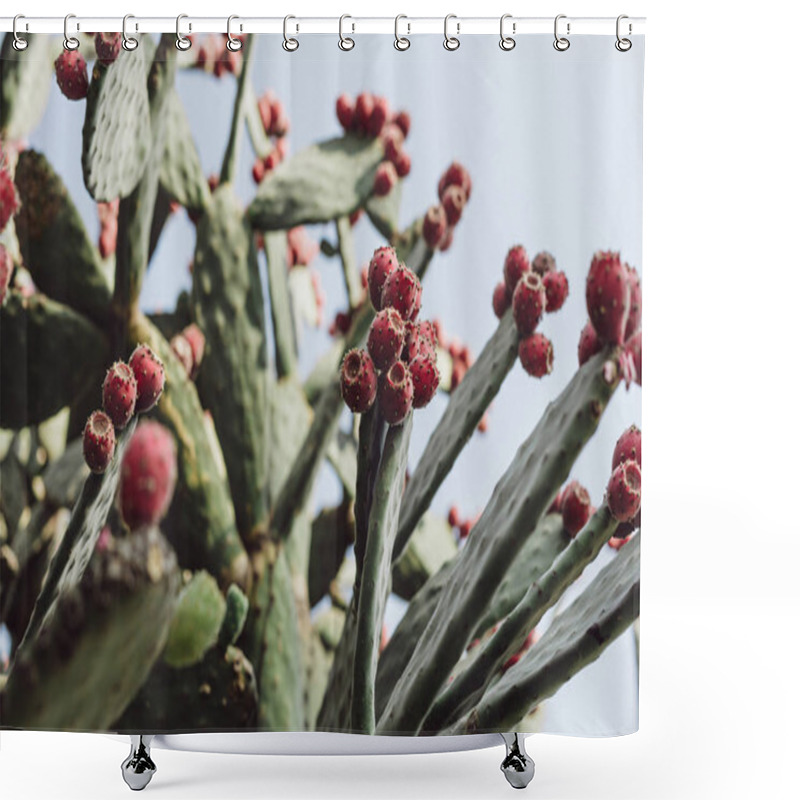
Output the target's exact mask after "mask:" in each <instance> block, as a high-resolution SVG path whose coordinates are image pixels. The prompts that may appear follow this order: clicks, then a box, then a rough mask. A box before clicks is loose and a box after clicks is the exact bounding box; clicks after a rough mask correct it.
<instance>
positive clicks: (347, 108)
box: [336, 94, 356, 131]
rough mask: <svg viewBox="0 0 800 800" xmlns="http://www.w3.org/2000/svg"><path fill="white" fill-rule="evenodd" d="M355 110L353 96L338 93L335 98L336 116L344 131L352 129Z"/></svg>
mask: <svg viewBox="0 0 800 800" xmlns="http://www.w3.org/2000/svg"><path fill="white" fill-rule="evenodd" d="M355 110H356V109H355V104H354V103H353V98H352V97H350V95H349V94H340V95H339V96H338V97H337V98H336V118H337V119H338V120H339V124H340V125H341V126H342V128H344V130H345V131H352V130H353V120H354V117H355Z"/></svg>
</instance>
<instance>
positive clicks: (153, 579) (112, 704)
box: [0, 529, 179, 731]
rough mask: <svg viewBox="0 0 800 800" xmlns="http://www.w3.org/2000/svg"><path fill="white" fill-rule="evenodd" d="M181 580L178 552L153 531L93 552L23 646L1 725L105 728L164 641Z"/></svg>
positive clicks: (4, 698) (4, 696) (4, 697)
mask: <svg viewBox="0 0 800 800" xmlns="http://www.w3.org/2000/svg"><path fill="white" fill-rule="evenodd" d="M178 582H179V576H178V567H177V562H176V560H175V554H174V553H173V552H172V550H171V548H170V547H169V545H168V544H167V543H166V541H165V540H164V538H163V537H162V536H161V534H160V533H159V532H158V530H156V529H150V530H147V531H142V532H140V533H138V534H137V535H136V536H130V537H128V538H126V539H124V540H123V539H119V540H112V541H111V544H110V545H109V546H108V548H107V549H106V550H104V551H103V552H102V553H100V552H96V553H95V554H94V556H93V557H92V559H91V561H90V562H89V564H88V567H87V569H86V573H85V574H84V575H83V578H82V579H81V581H80V583H79V584H77V585H74V586H70V587H68V588H67V587H65V588H64V589H63V591H61V592H59V594H58V595H57V597H56V603H55V606H54V610H53V614H52V616H51V618H50V619H49V621H48V624H47V625H46V626H45V627H44V628H43V629H42V630H41V632H40V634H39V635H38V636H37V637H35V638H34V639H31V640H29V641H26V642H25V643H24V644H23V645H22V646H21V647H20V649H19V651H18V653H17V656H16V659H15V662H14V667H13V668H12V671H11V674H10V675H9V678H8V683H7V684H6V687H5V691H4V692H3V694H2V712H1V713H0V716H2V720H3V725H6V726H9V727H19V728H27V729H38V730H41V729H55V730H75V731H80V730H83V731H86V730H90V731H91V730H107V729H108V728H109V726H110V725H111V724H112V723H113V722H114V720H115V719H117V717H119V715H120V713H121V712H122V711H123V709H124V708H125V707H126V706H127V705H128V703H129V702H130V700H131V699H132V698H133V697H134V696H135V694H136V692H138V691H139V688H140V687H141V685H142V684H143V683H144V681H145V680H146V678H147V674H148V672H149V671H150V668H151V667H152V665H153V663H154V662H155V660H156V658H157V657H158V654H159V652H160V651H161V648H162V647H163V645H164V641H165V639H166V636H167V629H168V626H169V622H170V619H171V617H172V614H173V611H174V608H175V601H176V598H177V594H178ZM110 665H113V668H109V666H110Z"/></svg>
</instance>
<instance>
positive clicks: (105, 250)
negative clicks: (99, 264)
mask: <svg viewBox="0 0 800 800" xmlns="http://www.w3.org/2000/svg"><path fill="white" fill-rule="evenodd" d="M97 217H98V219H99V220H100V239H99V241H98V243H97V249H98V250H99V251H100V257H101V258H108V257H109V256H110V255H111V254H112V253H113V252H114V251H115V250H116V249H117V231H118V230H119V199H116V200H112V201H111V202H110V203H98V204H97Z"/></svg>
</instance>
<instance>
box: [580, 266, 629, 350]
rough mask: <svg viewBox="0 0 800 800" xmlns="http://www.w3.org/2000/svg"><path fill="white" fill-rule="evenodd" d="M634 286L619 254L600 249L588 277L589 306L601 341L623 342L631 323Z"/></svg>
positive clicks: (590, 314)
mask: <svg viewBox="0 0 800 800" xmlns="http://www.w3.org/2000/svg"><path fill="white" fill-rule="evenodd" d="M630 300H631V289H630V285H629V283H628V271H627V269H626V268H625V266H624V265H623V264H622V262H621V261H620V260H619V253H613V252H610V251H609V252H604V251H599V252H597V253H595V254H594V258H592V265H591V266H590V267H589V276H588V278H587V279H586V306H587V308H588V309H589V319H590V320H591V321H592V325H593V326H594V329H595V331H597V335H598V336H599V337H600V339H601V341H604V342H610V343H612V344H622V342H623V341H624V340H625V326H626V325H627V323H628V312H629V310H630Z"/></svg>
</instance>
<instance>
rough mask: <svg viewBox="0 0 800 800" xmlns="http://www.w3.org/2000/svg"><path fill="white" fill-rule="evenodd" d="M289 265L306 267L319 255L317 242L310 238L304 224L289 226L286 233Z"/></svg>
mask: <svg viewBox="0 0 800 800" xmlns="http://www.w3.org/2000/svg"><path fill="white" fill-rule="evenodd" d="M286 241H287V244H288V258H289V266H290V267H298V266H303V267H307V266H308V265H309V264H312V263H313V262H314V259H316V257H317V256H318V255H319V244H318V243H317V242H316V240H314V239H312V238H311V236H310V235H309V233H308V230H307V229H306V227H305V226H304V225H298V226H296V227H294V228H290V229H289V230H288V232H287V234H286Z"/></svg>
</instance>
